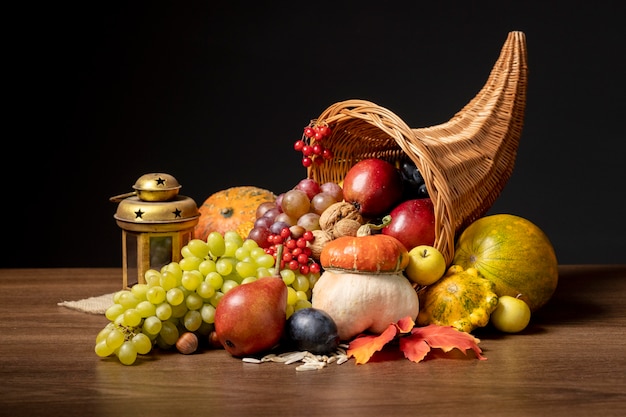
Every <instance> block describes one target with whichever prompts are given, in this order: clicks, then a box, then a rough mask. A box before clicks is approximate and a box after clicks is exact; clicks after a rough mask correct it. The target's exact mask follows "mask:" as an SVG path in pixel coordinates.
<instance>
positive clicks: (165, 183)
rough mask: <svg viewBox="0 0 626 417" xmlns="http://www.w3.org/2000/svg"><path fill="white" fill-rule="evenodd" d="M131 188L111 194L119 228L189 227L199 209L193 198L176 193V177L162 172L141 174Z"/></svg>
mask: <svg viewBox="0 0 626 417" xmlns="http://www.w3.org/2000/svg"><path fill="white" fill-rule="evenodd" d="M133 188H134V189H135V191H134V192H130V193H126V194H121V195H118V196H115V197H111V199H110V200H111V201H114V202H119V205H118V207H117V211H116V212H115V215H114V216H113V217H114V218H115V219H116V221H117V224H118V225H119V226H120V227H122V228H123V229H127V230H134V231H139V232H159V231H162V232H170V231H176V230H181V229H186V228H189V227H193V226H195V225H196V224H197V223H198V219H199V217H200V212H199V211H198V207H197V205H196V202H195V201H194V200H193V199H191V198H189V197H186V196H183V195H179V194H178V192H179V190H180V188H181V185H180V184H179V183H178V181H177V180H176V178H174V177H173V176H171V175H168V174H163V173H152V174H146V175H142V176H141V177H140V178H139V179H138V180H137V181H136V182H135V185H133Z"/></svg>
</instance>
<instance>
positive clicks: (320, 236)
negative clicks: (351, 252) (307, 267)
mask: <svg viewBox="0 0 626 417" xmlns="http://www.w3.org/2000/svg"><path fill="white" fill-rule="evenodd" d="M312 233H313V236H314V237H315V239H313V241H312V242H309V243H307V246H308V247H309V248H311V257H312V258H313V259H315V260H316V261H319V260H320V254H321V253H322V249H323V248H324V245H326V244H327V243H328V242H330V241H331V240H333V236H332V235H331V234H330V233H329V232H326V231H325V230H313V231H312Z"/></svg>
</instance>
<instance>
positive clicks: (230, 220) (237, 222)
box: [193, 185, 276, 240]
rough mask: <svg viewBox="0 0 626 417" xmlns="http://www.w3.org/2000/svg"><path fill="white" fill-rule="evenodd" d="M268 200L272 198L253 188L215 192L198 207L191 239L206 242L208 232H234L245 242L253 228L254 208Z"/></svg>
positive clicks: (268, 194)
mask: <svg viewBox="0 0 626 417" xmlns="http://www.w3.org/2000/svg"><path fill="white" fill-rule="evenodd" d="M268 201H269V202H273V201H276V195H275V194H274V193H272V192H271V191H269V190H266V189H264V188H259V187H255V186H249V185H246V186H238V187H231V188H227V189H224V190H221V191H218V192H216V193H214V194H212V195H210V196H209V197H208V198H207V199H206V200H205V201H204V203H202V205H201V206H200V207H199V208H198V211H199V212H200V219H199V220H198V224H197V225H196V226H195V228H194V231H193V235H194V236H193V237H194V238H195V239H202V240H206V238H207V236H208V235H209V233H211V232H215V231H216V232H220V233H222V234H224V233H226V232H227V231H231V230H234V231H236V232H237V233H239V235H240V236H241V237H242V238H244V239H245V238H247V237H248V233H250V230H252V227H253V226H254V221H255V220H256V210H257V208H258V207H259V205H260V204H261V203H264V202H268Z"/></svg>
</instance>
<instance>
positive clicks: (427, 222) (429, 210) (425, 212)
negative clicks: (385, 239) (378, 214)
mask: <svg viewBox="0 0 626 417" xmlns="http://www.w3.org/2000/svg"><path fill="white" fill-rule="evenodd" d="M389 215H390V216H391V222H390V223H389V224H388V225H387V226H385V227H383V229H382V233H383V234H385V235H390V236H393V237H395V238H396V239H398V240H399V241H400V242H402V244H404V246H405V247H406V248H407V250H409V251H410V250H411V249H413V248H414V247H416V246H420V245H428V246H432V245H433V244H434V243H435V209H434V206H433V202H432V201H431V200H430V198H418V199H414V200H407V201H403V202H402V203H400V204H398V205H397V206H396V207H394V208H393V209H392V210H391V212H390V213H389Z"/></svg>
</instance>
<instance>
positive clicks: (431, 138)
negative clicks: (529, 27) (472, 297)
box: [308, 31, 527, 263]
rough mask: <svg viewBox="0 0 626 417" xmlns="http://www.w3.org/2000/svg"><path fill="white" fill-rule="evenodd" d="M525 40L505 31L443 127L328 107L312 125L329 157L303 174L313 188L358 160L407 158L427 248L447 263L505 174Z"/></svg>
mask: <svg viewBox="0 0 626 417" xmlns="http://www.w3.org/2000/svg"><path fill="white" fill-rule="evenodd" d="M526 58H527V56H526V38H525V35H524V33H522V32H517V31H516V32H510V33H509V35H508V37H507V39H506V42H505V43H504V46H503V47H502V50H501V53H500V56H499V58H498V59H497V61H496V63H495V65H494V67H493V69H492V71H491V74H490V75H489V78H488V79H487V82H486V83H485V85H484V86H483V88H482V89H481V90H480V91H479V92H478V94H477V95H476V96H475V97H474V98H473V99H472V100H471V101H470V102H469V103H468V104H467V105H466V106H465V107H464V108H463V109H461V110H460V111H459V112H458V113H456V114H455V115H454V116H453V117H452V118H451V119H450V120H449V121H448V122H446V123H443V124H440V125H436V126H431V127H425V128H417V129H413V128H410V127H409V126H407V125H406V123H405V122H403V121H402V119H401V118H399V117H398V116H396V115H395V114H394V113H393V112H392V111H390V110H388V109H386V108H383V107H381V106H378V105H376V104H374V103H371V102H368V101H364V100H347V101H343V102H338V103H335V104H333V105H332V106H330V107H328V108H327V109H326V110H325V111H324V112H322V113H321V114H320V116H319V117H318V118H317V119H316V120H315V122H316V123H318V124H322V123H323V124H328V125H329V126H330V127H331V129H332V133H331V135H330V136H329V137H327V138H325V139H324V145H325V147H327V148H329V149H331V150H332V152H333V154H334V157H333V159H332V160H330V161H326V162H325V163H324V164H321V165H317V164H313V165H311V166H310V167H309V168H308V177H309V178H313V179H315V180H317V181H318V182H326V181H335V182H340V181H342V180H343V178H344V176H345V174H346V173H347V172H348V170H349V169H350V168H351V167H352V166H353V165H354V164H355V163H356V162H358V161H360V160H362V159H366V158H372V157H376V158H381V159H385V160H388V161H390V162H393V163H397V162H400V161H402V160H405V159H406V158H410V159H411V160H412V161H413V162H414V163H415V165H416V166H417V168H418V169H419V170H420V172H421V173H422V176H423V177H424V180H425V183H426V187H427V189H428V193H429V195H430V198H431V199H432V201H433V204H434V207H435V218H436V221H435V223H436V224H435V228H436V232H435V247H437V248H438V249H439V250H440V251H441V252H442V253H443V255H444V257H445V258H446V261H447V262H448V263H450V262H451V261H452V258H453V257H454V244H455V237H456V235H457V233H458V232H459V231H460V230H462V229H464V228H465V227H466V226H467V225H469V224H470V223H471V222H473V221H474V220H476V219H477V218H479V217H481V216H482V215H484V214H485V213H486V212H487V210H489V208H490V207H491V206H492V205H493V203H494V202H495V200H496V199H497V197H498V196H499V195H500V193H501V191H502V189H503V188H504V186H505V184H506V182H507V181H508V180H509V177H510V176H511V173H512V171H513V166H514V163H515V158H516V155H517V148H518V145H519V139H520V136H521V132H522V126H523V122H524V111H525V107H526V84H527V64H526Z"/></svg>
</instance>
